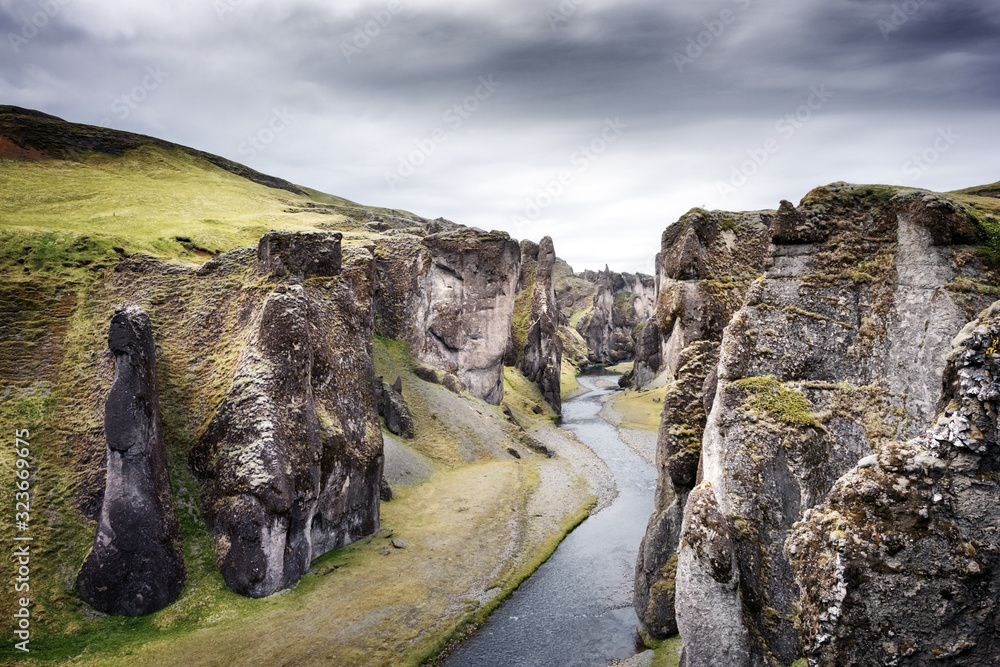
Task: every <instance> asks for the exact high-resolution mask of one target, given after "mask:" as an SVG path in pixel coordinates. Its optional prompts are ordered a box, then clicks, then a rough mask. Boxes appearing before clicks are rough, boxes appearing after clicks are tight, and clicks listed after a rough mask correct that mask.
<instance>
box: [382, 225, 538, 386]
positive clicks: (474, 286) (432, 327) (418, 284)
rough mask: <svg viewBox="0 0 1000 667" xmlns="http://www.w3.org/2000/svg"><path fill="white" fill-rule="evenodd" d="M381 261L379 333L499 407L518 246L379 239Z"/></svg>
mask: <svg viewBox="0 0 1000 667" xmlns="http://www.w3.org/2000/svg"><path fill="white" fill-rule="evenodd" d="M376 259H377V267H376V271H377V280H376V284H377V285H378V293H377V295H376V305H375V327H376V332H377V333H378V334H379V335H382V336H386V337H388V338H394V339H396V340H402V341H406V342H408V343H409V344H410V348H411V350H412V351H413V354H414V356H415V357H416V358H417V359H418V360H419V361H420V362H422V363H424V364H428V365H430V366H433V367H435V368H438V369H440V370H441V371H444V372H445V373H450V374H452V375H453V376H455V378H456V379H457V382H450V384H451V385H452V386H453V387H454V389H459V390H460V389H461V388H464V389H465V390H468V391H469V392H470V393H471V394H473V395H474V396H477V397H478V398H481V399H483V400H484V401H487V402H488V403H493V404H495V405H497V404H499V403H500V401H501V400H502V398H503V359H504V353H505V352H506V349H507V342H508V339H509V335H510V321H511V315H512V313H513V310H514V297H515V291H516V283H517V280H518V272H519V266H520V248H519V247H518V244H517V243H516V242H514V241H513V240H511V239H510V237H509V236H508V235H507V234H505V233H503V232H489V233H487V232H483V231H482V230H477V229H471V228H458V229H446V230H443V231H440V232H438V233H434V234H427V235H425V236H423V237H418V236H415V235H410V236H407V235H401V236H398V237H392V238H385V239H380V240H379V245H378V248H377V250H376ZM442 382H443V381H442ZM450 388H451V387H450Z"/></svg>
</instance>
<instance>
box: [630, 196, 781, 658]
mask: <svg viewBox="0 0 1000 667" xmlns="http://www.w3.org/2000/svg"><path fill="white" fill-rule="evenodd" d="M737 220H738V221H739V222H737ZM768 222H769V218H768V217H767V215H766V214H760V213H744V214H736V213H721V212H714V213H710V214H709V213H702V212H697V211H696V212H692V213H690V214H688V215H686V216H684V217H683V218H682V219H681V220H680V221H679V222H677V223H675V224H674V225H672V226H671V227H670V228H668V229H667V231H666V232H665V233H664V235H663V249H662V251H661V253H660V254H659V255H658V256H657V258H658V260H659V261H660V265H659V267H658V272H659V274H660V275H659V277H658V282H659V284H660V286H661V295H660V296H661V298H660V299H659V301H658V308H657V312H656V314H655V316H654V317H652V318H650V320H649V322H648V323H647V324H646V326H645V328H644V330H643V335H642V336H641V337H640V342H641V345H640V349H641V350H642V351H643V354H640V353H639V352H638V351H637V353H636V368H635V371H634V376H633V378H632V379H633V380H636V381H639V384H640V386H641V384H642V383H643V381H649V380H651V379H652V377H653V372H652V368H653V364H652V363H647V365H643V364H642V363H641V359H642V358H643V357H645V358H646V359H647V360H648V359H650V358H655V359H656V360H657V361H656V364H655V365H656V367H657V368H664V369H665V370H667V371H668V372H669V373H670V374H671V376H672V377H671V380H670V382H669V383H668V385H667V393H666V395H665V396H664V400H663V412H662V414H661V418H660V429H659V434H658V436H657V467H658V470H659V475H658V481H657V490H656V501H655V505H654V511H653V515H652V516H651V517H650V520H649V525H648V527H647V529H646V535H645V537H644V538H643V542H642V546H641V548H640V550H639V557H638V560H637V562H636V576H635V588H634V600H633V603H634V606H635V609H636V613H637V614H638V616H639V627H640V630H642V631H643V632H646V633H648V635H649V636H650V637H651V638H653V639H666V638H667V637H670V636H672V635H674V634H676V633H677V619H676V616H675V611H674V610H675V576H674V573H675V571H676V567H677V548H678V544H679V541H680V534H681V524H682V521H683V520H684V507H685V504H686V502H687V498H688V494H689V493H690V492H691V489H693V488H694V486H695V483H696V481H697V473H698V464H699V461H700V458H701V442H702V437H703V435H704V430H705V422H706V419H707V415H708V412H709V411H710V409H711V401H710V399H711V398H712V397H714V394H715V391H714V384H712V383H713V382H714V378H715V376H714V373H715V367H716V364H717V362H718V357H719V342H720V341H721V339H722V331H723V327H724V326H725V322H727V321H728V320H729V318H730V317H731V316H732V314H733V313H734V312H735V311H736V309H737V308H738V307H739V304H740V303H742V301H743V299H744V297H745V295H746V291H747V289H748V287H749V285H750V282H751V281H752V280H753V279H755V278H756V276H757V275H758V272H759V271H762V270H763V267H764V264H765V259H766V251H767V247H768V240H769V234H768V227H767V226H766V223H768ZM661 326H662V327H663V329H660V327H661ZM661 331H666V332H667V333H666V337H665V339H664V340H663V341H661V340H660V338H659V335H658V334H659V333H660V332H661ZM661 354H667V355H668V356H667V358H666V359H665V360H664V361H660V360H659V357H660V355H661ZM645 378H648V379H645ZM626 381H628V380H626Z"/></svg>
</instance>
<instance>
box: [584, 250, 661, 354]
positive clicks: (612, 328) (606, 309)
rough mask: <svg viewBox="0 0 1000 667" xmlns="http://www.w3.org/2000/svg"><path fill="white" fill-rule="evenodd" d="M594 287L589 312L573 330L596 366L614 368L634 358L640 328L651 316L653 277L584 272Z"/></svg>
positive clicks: (607, 270)
mask: <svg viewBox="0 0 1000 667" xmlns="http://www.w3.org/2000/svg"><path fill="white" fill-rule="evenodd" d="M583 275H584V277H585V278H587V279H588V280H593V282H595V283H596V284H597V292H596V294H595V295H594V299H593V302H592V305H591V309H590V311H589V312H587V313H586V314H585V315H584V316H583V318H581V320H580V321H579V323H578V324H577V326H576V328H577V329H578V330H579V331H580V333H581V334H582V335H583V338H584V340H585V341H586V342H587V349H588V351H589V354H590V360H591V362H592V363H595V364H617V363H619V362H622V361H626V360H628V359H630V358H631V357H632V356H633V355H634V354H635V345H636V333H637V330H638V327H639V325H641V324H642V323H643V322H645V321H646V320H647V319H648V318H649V317H650V316H651V315H652V313H653V308H654V304H655V295H656V294H655V293H656V285H655V280H654V278H653V277H652V276H647V275H644V274H641V273H635V274H632V273H614V272H612V271H611V270H610V269H608V268H607V267H605V268H604V271H601V272H599V273H594V272H592V271H589V272H584V274H583Z"/></svg>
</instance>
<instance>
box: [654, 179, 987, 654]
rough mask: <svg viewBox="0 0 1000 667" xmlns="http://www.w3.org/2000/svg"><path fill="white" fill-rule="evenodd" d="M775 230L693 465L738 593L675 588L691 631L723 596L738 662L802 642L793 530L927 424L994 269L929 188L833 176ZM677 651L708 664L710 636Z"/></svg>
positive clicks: (720, 616)
mask: <svg viewBox="0 0 1000 667" xmlns="http://www.w3.org/2000/svg"><path fill="white" fill-rule="evenodd" d="M944 230H947V239H946V238H945V236H946V235H945V233H944ZM771 232H772V239H773V247H772V249H771V252H770V255H771V260H770V266H769V268H768V270H767V272H766V274H765V276H764V278H762V279H760V280H758V281H756V282H755V283H754V284H753V286H752V287H751V289H750V290H749V292H748V293H747V295H746V302H745V305H744V306H743V308H742V309H740V311H739V312H738V313H737V314H736V315H735V316H734V317H733V318H732V319H731V321H730V322H729V324H728V325H727V327H726V329H725V333H724V336H723V340H722V344H721V347H720V352H719V363H718V367H717V370H716V372H715V373H714V374H711V375H709V376H708V379H707V380H706V384H705V387H706V388H710V387H714V398H712V399H711V400H710V401H709V405H710V412H709V414H708V417H707V421H706V426H705V430H704V437H703V440H702V451H701V462H700V470H699V476H700V478H702V479H703V480H704V481H705V482H708V483H709V484H710V488H711V491H712V493H713V494H714V495H715V503H716V504H717V506H718V508H719V512H720V514H721V516H723V517H724V518H725V521H726V522H727V524H728V528H729V534H730V536H731V538H732V543H733V549H734V552H735V554H736V566H737V567H736V571H735V573H734V577H735V581H736V585H737V587H738V590H739V597H738V599H734V598H732V597H731V596H729V593H728V591H729V587H730V586H731V584H730V583H729V582H725V583H723V582H719V581H717V580H715V579H711V578H704V577H702V578H689V579H682V578H681V577H678V583H677V591H676V600H677V604H676V614H677V622H678V626H679V627H680V628H681V630H682V633H683V628H684V627H685V624H686V623H688V622H689V621H688V619H697V618H698V617H699V616H700V615H702V614H704V611H703V610H701V609H698V608H697V607H696V602H695V601H698V600H708V599H715V600H718V602H717V604H718V605H723V606H726V608H722V607H719V608H717V609H715V610H714V612H715V614H716V621H717V623H716V625H715V626H714V629H715V631H716V632H718V633H721V634H723V635H725V636H728V637H735V636H738V635H740V633H741V632H742V633H745V635H746V636H747V638H748V642H749V653H748V657H747V659H746V661H745V662H734V663H732V664H746V665H754V666H763V665H769V664H774V663H778V664H785V665H787V664H790V663H792V662H793V661H795V660H796V659H798V658H800V657H802V654H803V650H804V646H803V643H802V638H801V636H800V633H799V630H798V628H797V614H798V611H797V607H798V605H799V601H800V595H801V591H800V585H799V583H798V582H797V580H796V578H795V572H794V570H793V567H792V564H791V563H790V561H789V558H788V555H787V554H786V552H785V540H786V537H787V535H788V531H790V530H792V529H793V526H794V525H795V523H796V522H797V521H800V520H801V519H802V518H803V516H804V513H805V512H806V511H807V510H808V509H810V508H812V507H816V506H817V505H820V504H822V503H824V502H825V501H826V499H827V497H828V495H829V494H830V493H831V489H833V488H834V487H835V485H836V484H838V482H837V480H838V478H840V477H841V476H842V475H844V474H845V473H847V472H848V471H850V470H851V469H852V468H853V467H854V466H855V465H856V464H857V463H858V461H859V460H862V459H864V458H866V457H868V456H869V455H871V453H872V452H873V451H874V452H881V451H882V450H883V448H885V447H888V446H890V445H889V444H887V443H892V442H894V441H897V440H899V439H905V438H909V437H912V436H914V435H916V434H918V433H920V432H921V431H922V430H923V429H924V428H925V427H926V426H927V424H928V422H929V420H930V419H931V418H932V416H933V414H934V410H935V406H936V405H937V403H938V401H939V399H940V398H941V386H942V384H941V379H942V374H943V370H944V366H945V357H946V355H947V353H948V351H949V349H950V340H951V338H952V337H953V336H954V335H955V334H956V333H957V332H958V331H959V330H960V329H961V327H962V326H963V324H964V323H965V321H967V320H968V319H969V317H970V315H969V314H968V310H969V308H970V307H976V308H982V307H983V306H984V305H985V303H986V302H987V300H988V299H989V297H986V296H984V295H983V294H982V293H981V292H982V291H986V290H979V289H978V288H970V289H969V291H967V292H965V291H963V292H961V296H956V294H957V292H958V290H957V289H956V288H957V287H958V286H959V285H962V286H969V285H977V284H980V282H979V281H984V280H986V281H989V280H992V278H990V277H989V273H988V272H987V271H986V269H985V268H984V267H983V265H982V264H981V263H980V262H979V261H978V259H976V257H975V256H974V254H973V253H971V252H970V250H971V249H970V248H969V247H968V246H964V245H961V242H963V241H964V240H965V239H967V238H969V237H968V236H965V234H967V232H968V220H967V216H966V215H965V214H964V213H963V212H962V211H961V210H960V209H959V207H958V206H957V205H954V204H952V203H949V202H946V201H944V200H941V199H939V198H937V197H932V196H926V195H925V194H924V193H914V192H910V191H902V192H899V193H897V191H895V190H893V189H889V188H878V187H859V186H849V185H846V184H834V185H832V186H828V187H826V188H819V189H817V190H815V191H813V192H812V193H810V194H809V195H807V197H806V198H805V199H804V200H803V203H802V205H800V206H799V207H798V208H792V207H791V206H790V205H783V206H782V208H781V209H780V210H779V211H778V212H777V214H776V215H775V217H774V222H773V225H772V228H771ZM956 241H957V242H958V243H959V245H942V243H945V242H951V243H955V242H956ZM678 252H679V253H682V254H684V255H686V256H687V257H690V258H691V260H690V266H692V267H694V268H693V269H689V272H690V271H691V270H695V271H696V270H698V269H697V267H699V266H701V264H702V263H703V262H708V261H710V259H711V254H710V253H709V254H707V255H706V254H704V253H701V252H700V251H699V250H698V247H697V246H696V245H695V244H693V243H691V242H690V241H688V242H683V240H682V242H680V243H679V244H678ZM678 275H684V270H683V268H682V270H681V271H680V272H679V274H678ZM962 289H964V287H963V288H962ZM663 291H664V290H662V289H661V296H662V294H663ZM685 312H686V311H685V310H684V309H683V308H682V309H680V311H679V316H680V315H683V314H684V313H685ZM679 358H680V357H678V359H679ZM705 398H706V400H708V398H709V397H708V396H705ZM661 435H662V432H661ZM880 456H881V454H880ZM669 472H670V471H669V470H668V473H669ZM706 488H708V487H706ZM872 499H873V500H874V498H872ZM691 503H692V500H691V499H690V498H689V499H688V502H687V507H688V512H690V510H691V508H692V505H691ZM873 511H874V510H873ZM689 529H690V530H691V531H696V530H698V527H697V526H696V523H695V522H693V521H692V522H690V523H686V524H685V528H684V530H683V531H682V533H681V535H680V540H681V543H682V544H683V543H684V542H685V541H688V542H690V539H689V538H690V536H689V535H688V530H689ZM688 561H697V562H688ZM814 566H816V567H821V568H829V569H830V570H831V571H835V570H836V569H837V568H838V567H839V565H837V563H836V561H835V560H834V561H828V562H827V561H823V562H820V563H815V562H814ZM706 567H708V564H706V563H705V562H704V555H703V554H698V553H697V552H696V551H694V550H684V549H682V550H681V551H680V553H679V558H678V572H682V571H688V570H691V571H698V570H699V568H700V569H702V570H704V569H705V568H706ZM818 613H822V612H818ZM692 622H693V621H692ZM727 623H728V624H729V625H728V626H727V625H725V624H727ZM845 641H849V640H845ZM684 651H685V655H686V656H687V657H688V659H690V660H701V661H707V660H709V659H710V658H711V656H712V651H713V648H712V646H710V645H708V644H704V643H695V642H693V641H688V638H687V637H685V649H684ZM838 659H839V658H838ZM705 664H707V663H705ZM821 664H855V663H851V662H850V661H845V662H829V663H821Z"/></svg>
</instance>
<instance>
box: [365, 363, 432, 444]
mask: <svg viewBox="0 0 1000 667" xmlns="http://www.w3.org/2000/svg"><path fill="white" fill-rule="evenodd" d="M435 380H436V378H435ZM375 400H376V402H377V404H378V414H379V416H380V417H383V418H385V427H386V428H387V429H389V432H390V433H393V434H395V435H399V436H402V437H404V438H412V437H414V435H415V432H414V428H413V417H412V416H411V415H410V408H409V406H407V405H406V400H405V399H404V398H403V378H401V377H397V378H396V381H395V382H394V383H393V384H389V383H388V382H383V381H382V378H375Z"/></svg>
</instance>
